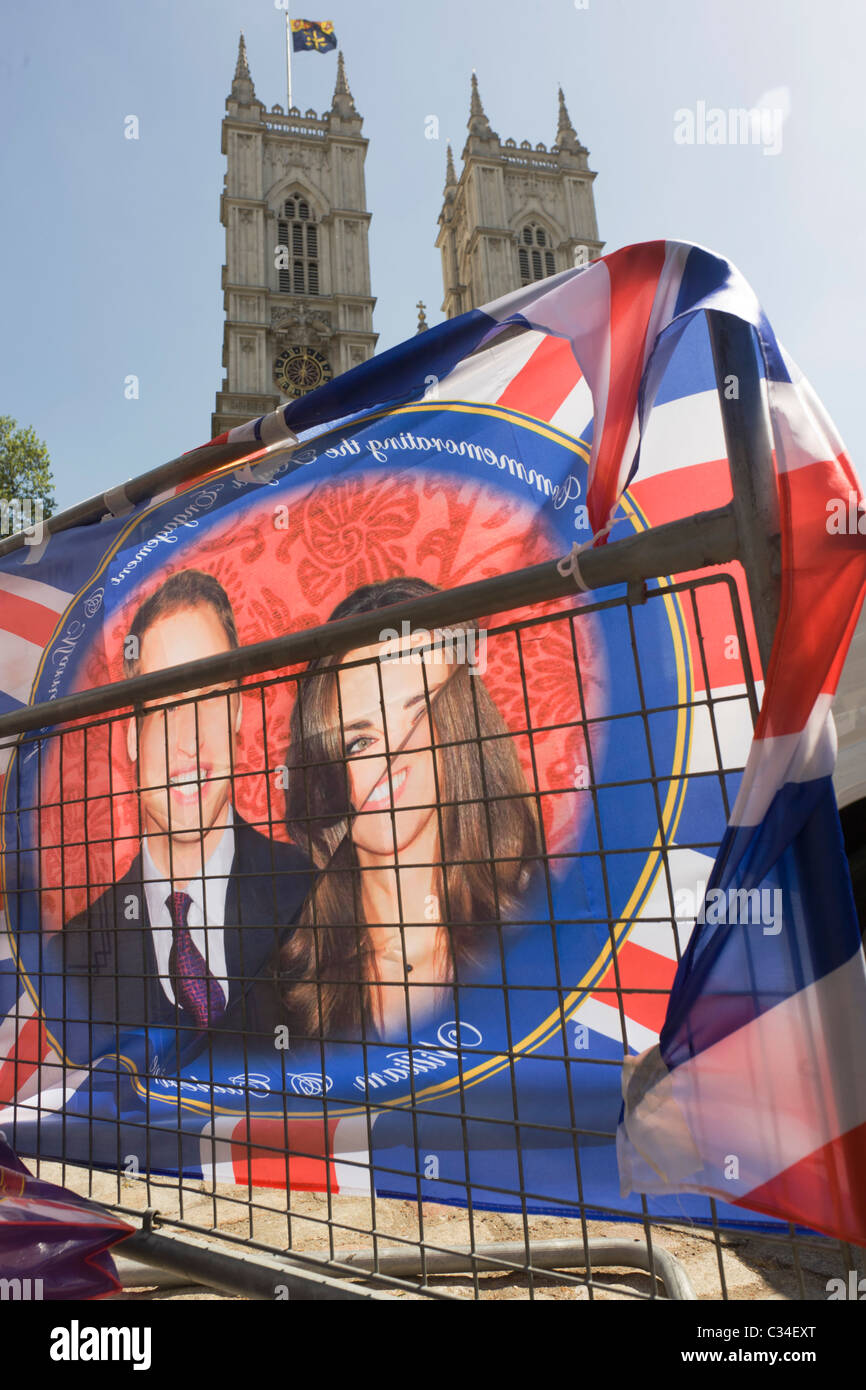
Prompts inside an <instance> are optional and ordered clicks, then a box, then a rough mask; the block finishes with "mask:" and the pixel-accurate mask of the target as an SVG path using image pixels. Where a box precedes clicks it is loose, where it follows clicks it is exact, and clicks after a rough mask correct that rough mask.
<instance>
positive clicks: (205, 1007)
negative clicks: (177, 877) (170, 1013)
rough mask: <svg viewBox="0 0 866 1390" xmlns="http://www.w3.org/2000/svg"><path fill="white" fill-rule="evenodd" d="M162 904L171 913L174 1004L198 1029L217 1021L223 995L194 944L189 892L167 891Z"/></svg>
mask: <svg viewBox="0 0 866 1390" xmlns="http://www.w3.org/2000/svg"><path fill="white" fill-rule="evenodd" d="M165 905H166V907H167V908H168V910H169V912H170V913H171V926H172V942H171V953H170V955H169V958H168V973H169V975H170V976H171V982H172V985H173V986H174V994H175V998H176V999H177V1002H178V1004H179V1005H180V1007H181V1008H182V1009H185V1010H186V1012H187V1013H189V1014H192V1016H193V1018H194V1019H195V1021H196V1025H197V1027H199V1028H209V1027H211V1026H212V1025H213V1024H215V1023H219V1021H220V1019H221V1018H222V1016H223V1014H224V1013H225V1011H226V1001H225V995H224V994H223V992H222V988H221V987H220V984H219V981H218V980H215V979H214V977H213V975H212V974H211V973H210V971H209V970H208V968H207V961H206V960H205V958H204V956H203V955H202V953H201V951H200V950H199V949H198V947H197V946H196V945H195V943H194V941H193V939H192V935H191V933H190V930H189V927H188V926H187V924H186V923H187V918H188V916H189V910H190V908H191V907H192V898H191V897H190V895H189V893H169V895H168V897H167V898H166V900H165Z"/></svg>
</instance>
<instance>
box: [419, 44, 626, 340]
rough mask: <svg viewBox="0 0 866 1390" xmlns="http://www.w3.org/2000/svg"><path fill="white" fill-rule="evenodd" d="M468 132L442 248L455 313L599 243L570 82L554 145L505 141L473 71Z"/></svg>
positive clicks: (570, 261) (448, 192) (448, 199)
mask: <svg viewBox="0 0 866 1390" xmlns="http://www.w3.org/2000/svg"><path fill="white" fill-rule="evenodd" d="M468 126H469V135H468V138H467V140H466V144H465V146H464V149H463V168H462V170H461V172H460V178H459V179H458V178H457V175H456V173H455V170H454V159H453V156H452V153H451V147H450V145H449V147H448V163H447V169H446V175H445V194H444V199H443V203H442V211H441V213H440V214H439V235H438V237H437V239H436V245H437V246H438V247H439V248H440V250H441V252H442V280H443V284H444V287H445V298H444V301H443V304H442V309H443V311H444V313H445V315H446V316H447V317H448V318H454V317H455V315H457V314H462V313H464V312H465V311H466V310H467V309H473V308H478V307H479V306H480V305H482V304H486V303H488V302H489V301H490V300H491V299H498V298H499V296H500V295H503V294H507V293H508V292H509V291H510V290H515V289H518V288H519V287H520V286H521V285H526V284H529V283H530V282H531V281H533V280H542V279H544V278H545V277H546V276H548V275H554V274H556V273H557V272H558V271H561V270H567V269H568V268H569V267H570V266H573V265H580V264H583V263H584V262H586V261H591V260H593V259H594V258H595V257H596V256H598V255H599V254H600V252H601V249H602V247H603V246H604V242H602V241H599V239H598V225H597V223H596V219H595V200H594V198H593V192H592V183H593V179H594V178H595V174H594V173H592V171H591V170H590V168H589V166H588V164H587V154H588V151H587V150H586V149H585V148H584V146H583V145H581V143H580V141H579V140H578V138H577V134H576V132H575V130H574V127H573V125H572V124H571V119H570V117H569V114H568V110H567V109H566V105H565V98H564V96H563V94H562V88H561V87H560V89H559V119H558V123H557V130H556V143H555V144H553V145H551V147H550V149H547V148H546V147H545V146H544V145H541V144H539V145H536V146H535V148H534V149H533V148H532V146H531V145H530V143H529V141H528V140H523V141H521V143H520V144H519V145H518V144H517V142H516V141H515V140H500V138H499V136H498V135H497V134H496V131H495V130H491V128H490V122H489V121H488V119H487V116H486V114H485V111H484V107H483V105H482V102H481V96H480V94H479V91H478V79H477V77H476V76H475V73H474V72H473V74H472V96H471V102H470V108H469V122H468Z"/></svg>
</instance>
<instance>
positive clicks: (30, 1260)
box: [0, 1135, 134, 1301]
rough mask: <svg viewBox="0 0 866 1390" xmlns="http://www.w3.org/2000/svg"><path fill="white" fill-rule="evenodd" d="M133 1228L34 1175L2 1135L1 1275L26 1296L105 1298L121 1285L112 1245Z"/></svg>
mask: <svg viewBox="0 0 866 1390" xmlns="http://www.w3.org/2000/svg"><path fill="white" fill-rule="evenodd" d="M133 1229H134V1228H133V1227H132V1226H128V1225H127V1223H126V1222H125V1221H121V1220H120V1218H119V1217H117V1216H113V1215H112V1214H111V1212H108V1211H105V1210H104V1209H103V1208H102V1207H99V1206H97V1205H96V1204H95V1203H93V1202H88V1201H87V1200H86V1199H85V1198H84V1197H78V1196H76V1194H75V1193H74V1192H68V1191H67V1190H66V1188H64V1187H55V1186H54V1184H53V1183H50V1182H42V1180H41V1179H40V1178H34V1177H33V1175H32V1174H31V1173H30V1172H29V1170H28V1169H27V1168H25V1167H24V1164H23V1163H22V1162H21V1160H20V1159H19V1158H18V1157H17V1156H16V1155H15V1153H13V1151H12V1149H11V1148H10V1147H9V1145H8V1144H7V1143H6V1142H5V1139H4V1138H3V1137H2V1135H0V1278H2V1279H4V1280H7V1281H17V1282H14V1283H12V1284H11V1285H4V1288H7V1290H8V1291H7V1297H8V1298H13V1299H20V1300H22V1301H41V1300H45V1301H49V1300H52V1299H87V1298H105V1297H106V1295H108V1294H112V1293H116V1292H117V1291H118V1290H119V1289H120V1280H119V1279H118V1277H117V1271H116V1269H115V1267H114V1261H113V1259H112V1258H111V1255H110V1254H109V1247H110V1246H112V1245H114V1244H115V1243H116V1242H117V1241H119V1240H122V1239H123V1238H124V1237H125V1236H128V1235H131V1234H132V1232H133Z"/></svg>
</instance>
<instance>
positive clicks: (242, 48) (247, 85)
mask: <svg viewBox="0 0 866 1390" xmlns="http://www.w3.org/2000/svg"><path fill="white" fill-rule="evenodd" d="M232 96H233V97H234V98H235V100H236V101H239V102H240V103H241V104H242V105H245V106H247V105H249V104H250V103H251V102H253V101H255V100H256V89H255V87H254V86H253V79H252V77H251V75H250V65H249V63H248V62H247V45H246V40H245V39H244V36H243V34H241V39H240V43H239V44H238V61H237V64H236V66H235V77H234V81H233V82H232Z"/></svg>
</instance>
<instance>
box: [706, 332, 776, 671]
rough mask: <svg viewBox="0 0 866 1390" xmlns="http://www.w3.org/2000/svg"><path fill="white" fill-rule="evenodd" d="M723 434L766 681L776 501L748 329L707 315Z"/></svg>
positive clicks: (767, 430)
mask: <svg viewBox="0 0 866 1390" xmlns="http://www.w3.org/2000/svg"><path fill="white" fill-rule="evenodd" d="M706 317H707V327H708V329H709V335H710V345H711V347H712V352H713V365H714V368H715V374H716V390H717V391H718V395H719V409H720V411H721V414H722V426H723V428H724V431H725V444H726V447H727V454H728V467H729V469H730V473H731V487H732V489H733V506H734V518H735V521H736V525H737V536H738V538H739V550H740V560H741V562H742V565H743V569H744V570H745V572H746V583H747V585H748V590H749V599H750V602H751V607H752V617H753V620H754V624H755V635H756V637H757V642H758V651H759V653H760V657H761V666H762V668H763V676H764V678H765V679H766V675H767V667H768V665H769V661H770V652H771V651H772V647H773V636H774V634H775V631H776V620H777V618H778V615H779V572H780V566H779V556H780V550H779V541H780V536H779V496H778V491H777V486H776V471H775V468H774V466H773V446H772V438H771V434H770V427H769V420H768V418H767V414H766V410H765V406H764V398H763V393H762V390H761V378H760V375H759V372H758V359H757V356H756V354H755V343H754V338H753V334H752V329H751V326H750V325H749V324H748V323H744V322H743V320H742V319H738V318H733V317H732V316H731V315H730V314H720V313H716V312H714V311H713V310H708V311H706Z"/></svg>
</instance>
